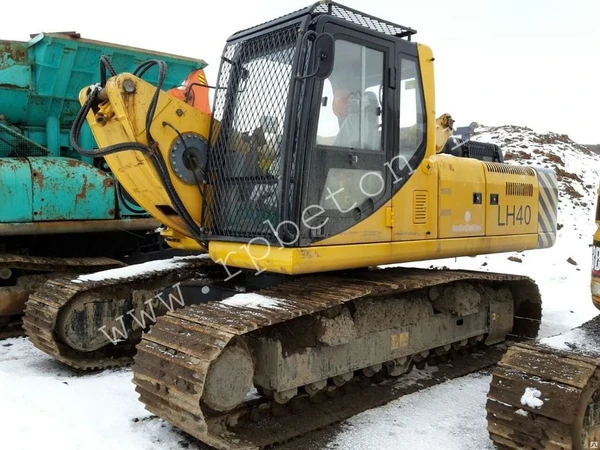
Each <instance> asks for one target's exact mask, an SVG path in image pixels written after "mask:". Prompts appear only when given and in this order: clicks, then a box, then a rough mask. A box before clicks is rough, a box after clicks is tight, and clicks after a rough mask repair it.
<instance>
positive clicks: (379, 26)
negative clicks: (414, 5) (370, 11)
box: [314, 3, 417, 39]
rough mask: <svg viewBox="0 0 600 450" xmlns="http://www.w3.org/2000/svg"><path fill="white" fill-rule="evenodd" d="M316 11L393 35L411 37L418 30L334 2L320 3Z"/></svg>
mask: <svg viewBox="0 0 600 450" xmlns="http://www.w3.org/2000/svg"><path fill="white" fill-rule="evenodd" d="M314 13H317V14H318V13H321V14H331V15H332V16H335V17H339V18H340V19H344V20H347V21H348V22H352V23H354V24H356V25H361V26H363V27H366V28H370V29H372V30H375V31H378V32H380V33H384V34H388V35H391V36H398V37H408V38H409V39H410V36H412V35H413V34H416V33H417V32H416V30H413V29H412V28H408V27H403V26H401V25H397V24H394V23H391V22H387V21H384V20H382V19H378V18H376V17H373V16H369V15H367V14H364V13H361V12H358V11H354V10H352V9H349V8H345V7H343V6H341V5H337V4H334V3H331V4H324V5H318V6H317V7H316V8H315V9H314Z"/></svg>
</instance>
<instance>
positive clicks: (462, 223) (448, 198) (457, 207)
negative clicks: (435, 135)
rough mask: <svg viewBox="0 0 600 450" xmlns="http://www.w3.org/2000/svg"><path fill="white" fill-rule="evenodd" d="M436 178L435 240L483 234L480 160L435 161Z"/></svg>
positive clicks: (483, 220)
mask: <svg viewBox="0 0 600 450" xmlns="http://www.w3.org/2000/svg"><path fill="white" fill-rule="evenodd" d="M436 162H437V166H438V177H439V178H438V179H439V232H438V237H439V238H442V239H443V238H456V237H467V236H484V235H485V204H484V202H483V199H484V198H485V196H486V195H487V194H486V183H485V174H484V171H483V168H482V164H481V162H480V161H478V160H475V159H467V158H454V157H440V158H439V159H437V161H436Z"/></svg>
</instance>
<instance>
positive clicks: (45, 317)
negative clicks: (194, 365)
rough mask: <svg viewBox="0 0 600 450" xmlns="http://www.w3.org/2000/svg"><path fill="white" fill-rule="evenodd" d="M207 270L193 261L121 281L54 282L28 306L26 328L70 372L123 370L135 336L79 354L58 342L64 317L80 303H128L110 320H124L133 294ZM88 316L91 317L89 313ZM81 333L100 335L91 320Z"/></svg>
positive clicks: (129, 359) (206, 264)
mask: <svg viewBox="0 0 600 450" xmlns="http://www.w3.org/2000/svg"><path fill="white" fill-rule="evenodd" d="M211 267H214V263H212V262H211V261H210V260H209V259H194V260H190V261H189V262H186V263H185V264H182V265H180V266H178V267H172V268H169V269H163V270H161V271H158V272H157V271H152V272H148V273H144V274H140V275H138V276H130V277H127V278H121V279H104V280H99V281H83V282H78V281H74V280H72V279H69V278H61V279H52V280H49V281H48V282H46V283H45V284H44V285H43V286H42V287H41V288H40V289H38V290H37V291H36V292H35V293H34V294H33V295H32V296H31V297H30V299H29V301H28V302H27V309H26V311H25V317H24V320H23V322H24V328H25V330H26V331H27V335H28V336H29V338H30V340H31V342H32V343H33V344H34V345H35V346H36V347H37V348H39V349H40V350H43V351H44V352H46V353H47V354H49V355H50V356H52V357H54V358H55V359H57V360H58V361H61V362H62V363H64V364H66V365H68V366H70V367H72V368H74V369H77V370H100V369H105V368H109V367H118V366H122V365H127V364H130V363H131V362H132V356H133V354H134V353H135V344H136V343H137V341H138V340H139V339H138V340H136V337H135V335H134V336H129V339H126V340H124V341H123V342H121V343H119V344H117V345H113V344H112V343H110V342H109V343H107V345H105V346H104V347H103V348H101V349H97V350H94V351H89V352H87V351H80V350H77V349H74V348H71V347H69V345H67V344H66V343H65V342H64V341H63V340H61V337H60V336H59V333H58V332H57V328H58V327H59V326H60V323H61V320H66V318H65V316H68V315H71V314H74V313H73V312H72V308H74V307H75V306H76V305H77V303H78V302H80V303H81V304H85V302H86V301H88V302H90V303H91V304H93V303H94V302H97V303H100V302H102V301H103V299H105V300H106V301H105V303H107V304H110V303H111V301H112V299H126V300H125V301H124V302H123V303H122V304H123V305H127V306H126V307H123V308H121V309H118V307H116V308H117V309H116V310H115V313H114V314H115V315H114V316H111V317H117V316H119V315H124V314H125V312H126V310H127V309H129V307H130V306H132V304H131V301H130V299H131V298H132V296H133V294H134V292H136V291H144V292H148V291H150V292H152V291H154V292H159V291H160V290H161V289H162V288H164V287H169V286H171V285H173V284H175V283H177V282H179V281H182V280H188V279H191V278H194V277H196V276H197V277H199V278H203V275H202V271H203V270H205V271H206V269H209V268H211ZM208 273H210V270H208ZM174 306H176V304H175V305H174ZM90 316H93V313H92V314H90ZM150 324H151V323H149V324H148V325H150ZM91 328H93V329H91ZM81 329H82V330H84V331H85V332H86V333H99V331H98V326H97V324H96V325H95V324H94V323H93V322H92V320H91V319H86V320H84V322H83V324H82V326H81ZM139 331H140V332H141V330H139ZM81 339H82V340H84V339H85V337H83V336H82V337H81Z"/></svg>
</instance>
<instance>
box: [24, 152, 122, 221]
mask: <svg viewBox="0 0 600 450" xmlns="http://www.w3.org/2000/svg"><path fill="white" fill-rule="evenodd" d="M29 161H30V164H31V174H30V178H31V179H32V180H33V182H32V191H33V220H34V221H43V220H98V219H113V218H114V217H115V201H116V197H115V186H114V180H113V179H112V178H111V177H110V176H109V175H108V174H107V173H106V172H103V171H101V170H99V169H96V168H94V167H91V166H89V165H88V164H85V163H83V162H81V161H78V160H76V159H71V158H45V157H32V158H29Z"/></svg>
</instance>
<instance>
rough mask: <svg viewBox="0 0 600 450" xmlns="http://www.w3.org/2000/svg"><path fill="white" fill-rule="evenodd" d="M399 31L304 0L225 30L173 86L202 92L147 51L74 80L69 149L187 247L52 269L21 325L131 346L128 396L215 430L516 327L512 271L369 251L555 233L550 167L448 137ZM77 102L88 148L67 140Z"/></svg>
mask: <svg viewBox="0 0 600 450" xmlns="http://www.w3.org/2000/svg"><path fill="white" fill-rule="evenodd" d="M415 33H416V31H415V30H413V29H412V28H409V27H406V26H401V25H398V24H395V23H392V22H390V21H388V20H386V19H381V18H377V17H374V16H371V15H369V14H366V13H364V12H359V11H356V10H353V9H351V8H347V7H345V6H343V5H340V4H337V3H334V2H330V1H322V2H319V3H316V4H313V5H310V6H308V7H307V8H304V9H302V10H299V11H296V12H294V13H291V14H288V15H286V16H283V17H280V18H278V19H275V20H273V21H270V22H267V23H263V24H261V25H257V26H255V27H252V28H249V29H246V30H242V31H240V32H237V33H235V34H233V35H232V36H231V37H230V38H229V39H228V41H227V43H226V45H225V49H224V51H223V55H222V58H221V59H222V61H221V66H220V69H219V76H218V80H217V83H216V85H215V86H208V85H207V83H206V81H205V80H198V82H197V83H192V84H193V85H196V87H198V86H201V87H204V89H205V90H208V89H209V88H214V90H215V96H214V101H213V105H212V111H206V110H203V109H202V108H196V107H194V106H193V105H191V104H190V102H189V101H187V100H189V98H188V97H189V96H188V95H187V94H186V95H183V96H182V98H181V99H178V98H175V97H174V96H169V95H166V94H165V93H164V92H163V91H162V90H161V80H164V75H165V71H166V70H168V68H167V67H166V66H165V65H164V64H163V63H162V62H161V61H149V62H147V63H145V66H144V67H143V68H142V69H141V70H139V71H136V73H138V75H140V76H134V75H132V74H130V73H121V74H115V73H112V74H111V75H112V76H110V77H103V78H105V80H104V81H103V82H102V83H99V84H98V85H95V86H90V87H88V88H85V89H83V90H82V91H81V95H80V101H81V103H82V109H81V111H80V113H79V115H78V117H77V119H76V120H75V123H74V124H73V129H72V133H71V140H72V143H73V145H74V147H75V148H77V149H78V151H80V152H81V153H83V154H85V155H88V156H104V157H105V159H106V161H107V163H108V164H109V166H110V167H111V169H112V171H113V172H114V173H115V175H116V177H117V178H118V179H119V182H120V183H121V184H122V185H123V186H124V187H125V189H126V190H127V191H128V192H129V193H130V195H131V196H132V197H133V198H134V199H135V200H136V201H137V202H138V203H139V204H140V205H141V206H142V207H143V208H145V209H146V210H147V211H148V212H150V213H151V214H152V215H153V216H154V217H155V218H156V219H157V220H158V221H160V222H161V223H162V224H164V227H165V229H164V231H163V232H162V234H163V236H165V238H166V239H167V241H168V243H169V245H171V246H172V247H174V248H178V249H185V250H193V251H196V252H197V253H198V255H199V256H197V257H195V256H191V257H187V258H181V259H180V260H178V261H175V262H173V263H172V264H171V265H170V266H168V265H156V266H153V267H152V268H151V269H152V270H148V271H143V270H140V271H137V272H136V271H135V270H132V269H131V268H127V272H126V273H122V272H121V273H120V274H119V273H118V271H117V272H111V273H106V274H97V276H87V277H79V278H78V279H74V280H67V279H65V280H52V281H51V282H49V283H47V284H46V285H44V287H43V288H42V289H40V290H39V291H38V292H36V293H35V294H34V295H32V296H31V298H30V300H29V301H28V303H27V310H26V316H25V319H24V323H25V328H26V330H27V333H28V335H29V337H30V338H31V340H32V342H33V343H34V344H35V345H36V346H37V347H39V348H41V349H42V350H44V351H45V352H47V353H48V354H50V355H52V356H54V357H55V358H57V359H58V360H60V361H62V362H64V363H66V364H68V365H70V366H71V367H74V368H77V369H95V368H104V367H110V366H115V365H119V364H123V363H126V362H130V361H131V358H132V357H133V355H135V363H134V365H133V380H134V383H135V384H136V386H137V387H136V390H137V392H138V393H139V394H140V399H141V401H142V402H143V403H144V404H145V405H146V408H147V409H148V410H149V411H151V412H153V413H154V414H156V415H158V416H160V417H162V418H164V419H166V420H167V421H169V422H170V423H172V424H174V425H175V426H177V427H179V428H180V429H182V430H184V431H186V432H187V433H189V434H191V435H192V436H195V437H196V438H198V439H200V440H202V441H204V442H205V443H207V444H209V445H212V446H214V447H216V448H226V449H230V448H263V447H266V446H270V445H272V444H274V443H277V442H281V441H286V440H288V439H290V438H293V437H296V436H299V435H302V434H304V433H307V432H309V431H310V430H314V429H316V428H320V427H322V426H324V425H327V424H329V423H332V422H335V421H338V420H341V419H343V418H345V417H348V415H351V414H354V413H356V412H358V411H360V410H363V409H366V408H368V407H370V406H374V405H376V404H377V402H380V403H381V401H383V400H382V399H383V398H384V397H385V395H384V394H382V389H384V386H385V385H386V380H388V379H389V378H390V377H398V376H400V375H402V374H404V373H406V372H407V371H409V370H410V368H411V367H412V366H413V365H416V366H417V367H422V366H423V365H424V364H425V363H426V362H429V363H437V362H440V361H444V360H445V359H447V358H450V357H451V358H456V359H455V360H454V362H453V364H452V365H451V366H450V365H447V366H448V367H450V368H448V367H446V368H442V366H440V371H439V375H440V377H441V378H444V376H445V374H446V372H444V371H445V370H448V371H449V372H448V373H450V372H452V374H453V375H452V376H458V375H460V374H465V373H468V372H471V371H474V370H478V369H480V368H482V367H484V366H488V365H489V364H491V362H490V360H489V359H486V355H489V354H491V353H493V352H494V350H495V351H496V355H497V358H496V359H495V360H494V361H497V359H499V356H498V348H500V349H501V350H500V351H502V350H503V349H502V347H498V346H499V345H502V344H501V343H503V342H504V341H506V340H507V339H524V338H533V337H535V336H536V335H537V331H538V328H539V323H540V319H541V299H540V295H539V291H538V288H537V286H536V284H535V283H534V282H533V281H532V280H531V279H529V278H527V277H524V276H520V275H509V274H497V273H489V272H473V271H454V270H426V269H411V268H405V267H397V266H396V267H394V266H392V267H385V266H387V265H392V264H397V263H407V262H413V261H419V260H430V259H436V258H447V257H456V256H470V255H480V254H489V253H497V252H508V251H524V250H528V249H536V248H546V247H549V246H551V245H553V243H554V241H555V239H556V212H557V198H558V197H557V181H556V177H555V174H554V173H553V172H552V171H551V170H548V169H545V168H541V167H529V166H518V165H512V164H511V165H508V164H504V162H503V159H502V151H501V150H500V149H499V147H497V146H495V145H492V144H483V143H478V142H473V141H466V142H465V141H458V140H456V139H448V136H449V135H450V133H451V129H452V119H451V118H450V116H448V115H441V116H440V117H439V118H438V119H437V120H436V112H435V95H434V70H433V61H434V58H433V54H432V51H431V49H430V48H429V47H427V46H425V45H423V44H419V43H415V42H414V41H413V40H412V38H413V36H414V35H415ZM108 69H110V67H108ZM147 70H158V71H159V77H158V80H159V82H158V85H156V86H154V85H151V84H149V83H147V82H145V81H144V80H143V74H144V73H145V72H146V71H147ZM198 95H203V94H198ZM85 121H87V122H88V123H89V125H90V127H91V129H92V132H93V134H94V137H95V138H96V141H97V142H98V143H99V145H100V146H101V148H100V149H96V150H87V149H83V148H81V147H80V145H79V133H80V131H81V128H82V125H83V123H84V122H85ZM165 264H166V263H165ZM381 266H384V267H381ZM125 311H127V314H125ZM165 313H166V314H165ZM158 316H160V317H158ZM146 320H147V321H146ZM111 324H113V326H112V328H111ZM114 324H117V325H116V326H114ZM150 324H153V325H152V326H151V327H149V326H148V325H150ZM148 328H150V329H149V331H148ZM109 330H112V334H111V332H110V331H109ZM473 355H475V356H473ZM448 376H450V375H448ZM355 387H356V388H355ZM290 411H293V414H288V413H289V412H290Z"/></svg>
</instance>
